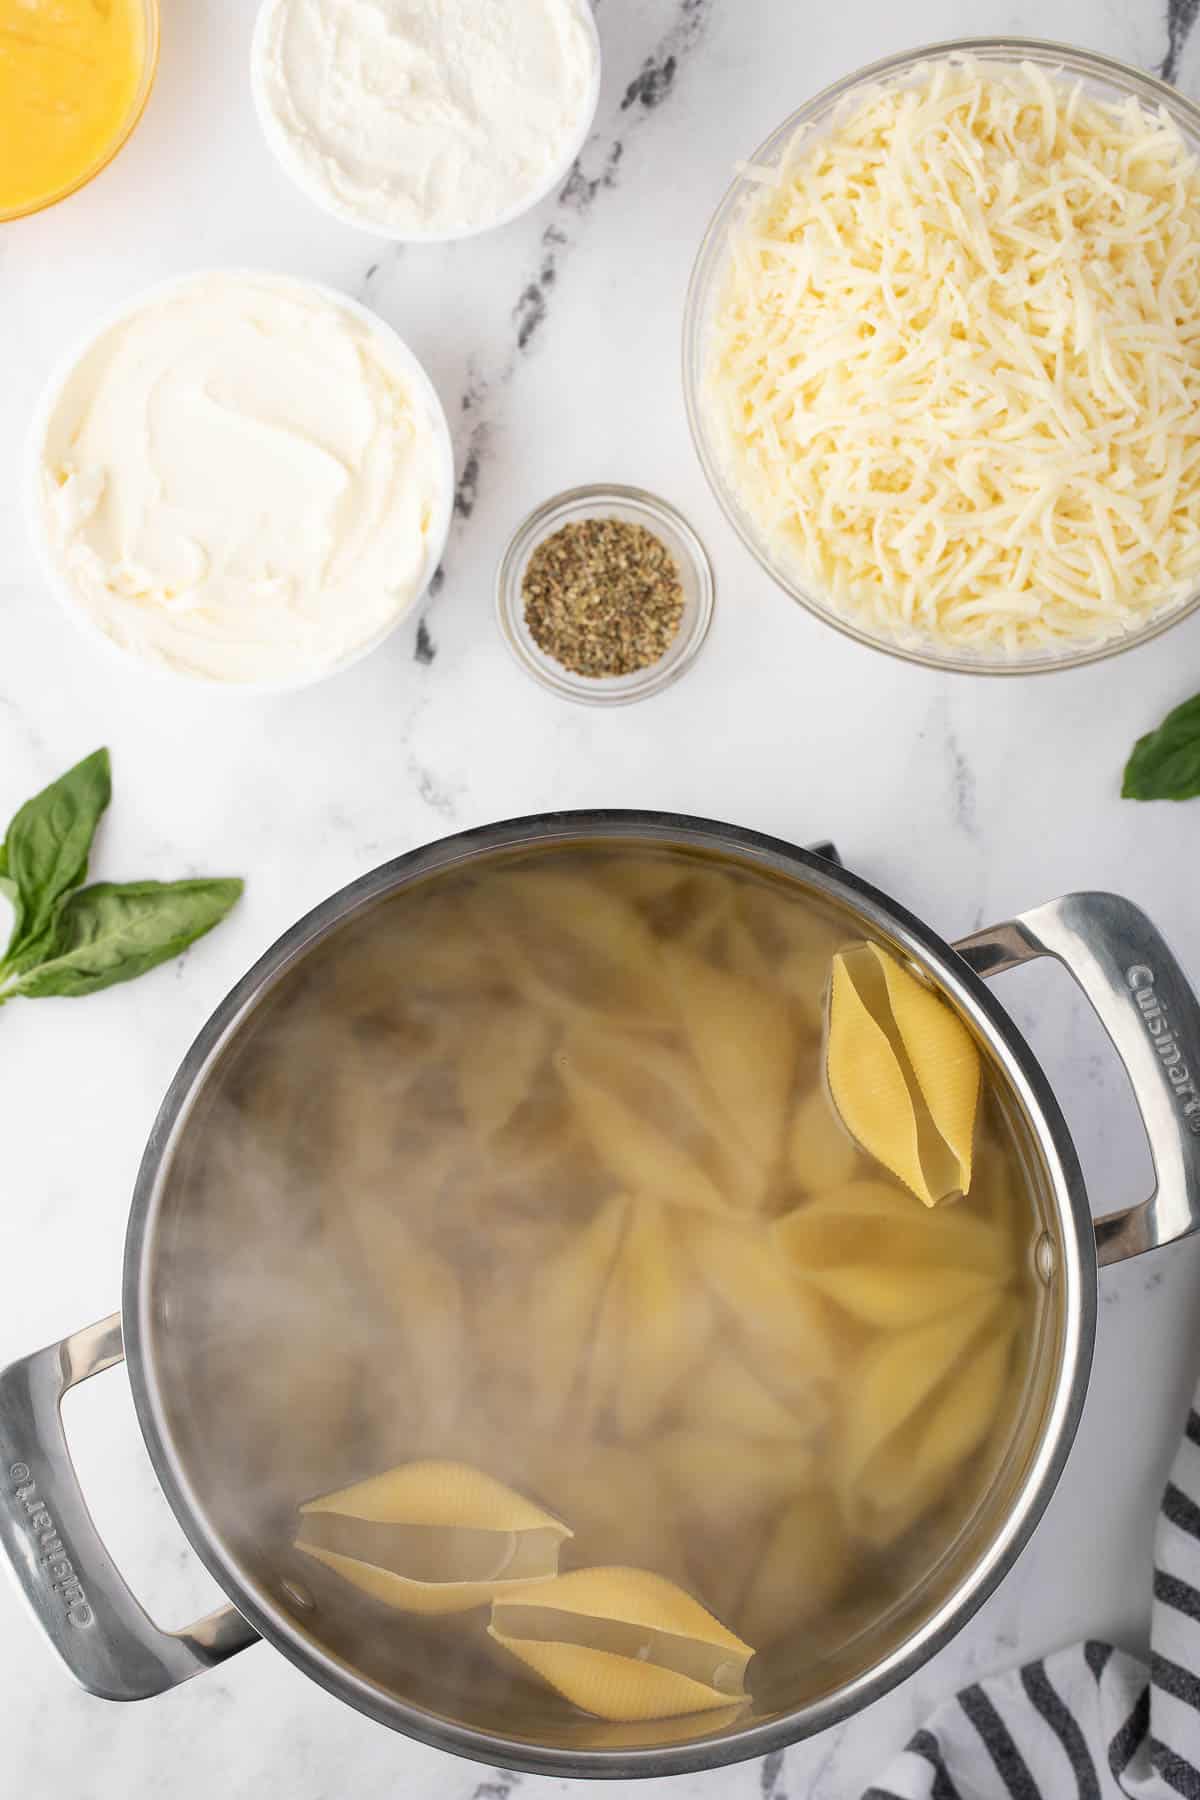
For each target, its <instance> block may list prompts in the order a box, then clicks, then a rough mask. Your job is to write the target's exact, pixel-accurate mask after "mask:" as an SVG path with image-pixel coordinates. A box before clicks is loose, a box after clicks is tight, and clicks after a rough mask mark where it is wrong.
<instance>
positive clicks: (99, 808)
mask: <svg viewBox="0 0 1200 1800" xmlns="http://www.w3.org/2000/svg"><path fill="white" fill-rule="evenodd" d="M111 795H112V771H111V768H110V766H109V760H108V751H107V750H96V751H94V752H93V753H92V755H91V756H85V757H84V759H83V761H82V762H80V763H76V765H75V767H74V768H73V769H68V770H67V772H66V774H65V775H60V776H59V778H58V780H57V781H52V782H51V783H50V786H49V787H46V788H43V789H42V791H41V793H40V794H35V795H34V796H33V799H32V800H27V801H26V802H25V804H24V806H23V807H22V808H21V810H20V811H19V812H18V813H17V814H16V815H15V816H14V818H13V821H12V824H11V825H10V826H9V828H8V837H7V838H6V840H5V875H6V879H7V880H8V881H9V882H10V883H11V884H12V886H13V889H14V890H15V905H16V909H17V923H16V928H15V930H14V932H13V940H12V943H11V945H10V947H9V952H8V958H7V960H8V961H10V962H12V961H15V952H17V951H19V950H20V949H22V948H23V947H24V946H25V945H27V944H29V943H30V942H32V941H33V940H34V939H35V938H40V937H41V936H42V935H43V934H44V933H45V931H46V930H47V928H48V926H49V925H50V921H51V918H52V916H53V913H54V908H55V906H56V904H57V902H58V901H59V900H60V899H61V898H62V896H63V895H64V894H66V893H69V892H70V890H71V889H72V888H75V887H78V886H79V884H80V882H81V881H85V880H86V879H87V868H88V853H89V851H90V850H91V847H92V839H93V838H94V837H95V835H96V827H97V825H98V824H99V823H100V819H101V816H102V814H103V812H104V809H105V807H106V806H107V805H108V802H109V799H110V798H111Z"/></svg>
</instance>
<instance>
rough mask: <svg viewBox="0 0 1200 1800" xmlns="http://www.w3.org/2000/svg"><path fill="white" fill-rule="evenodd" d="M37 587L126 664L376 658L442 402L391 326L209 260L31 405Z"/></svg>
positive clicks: (310, 678) (220, 670)
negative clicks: (40, 583)
mask: <svg viewBox="0 0 1200 1800" xmlns="http://www.w3.org/2000/svg"><path fill="white" fill-rule="evenodd" d="M27 498H28V507H29V517H30V525H31V531H32V536H33V540H34V543H35V546H36V548H37V550H38V552H39V554H40V557H41V560H42V563H43V565H44V568H45V571H46V575H47V578H48V581H49V585H50V586H51V589H52V590H53V592H54V593H55V594H56V595H57V596H58V598H59V599H60V600H61V601H62V602H63V604H64V605H65V607H66V609H67V611H68V613H69V615H70V616H71V618H72V619H73V620H74V621H75V622H76V623H77V624H78V625H80V626H81V627H83V628H84V629H85V630H86V631H87V632H88V633H89V634H90V635H91V636H92V637H93V638H97V639H99V641H100V642H101V643H103V644H104V645H106V646H107V647H108V648H109V649H110V650H112V651H115V652H116V653H118V654H119V655H120V656H121V657H122V658H123V659H125V660H127V661H131V662H134V663H136V664H139V665H141V666H142V667H144V668H149V669H156V670H159V671H165V672H168V673H171V674H174V675H179V676H184V677H188V678H190V679H192V680H194V681H200V682H205V683H208V684H211V685H214V686H217V687H224V688H228V689H235V690H238V691H241V692H255V693H265V692H279V691H282V690H286V689H291V688H298V687H305V686H308V685H309V684H311V683H312V682H315V681H319V680H323V679H324V678H325V677H326V676H329V675H333V674H335V673H338V672H339V671H341V670H342V669H345V668H348V667H349V666H350V664H351V663H354V662H357V661H358V660H359V659H360V658H361V657H363V656H366V655H367V654H368V653H369V652H370V651H371V650H374V649H375V648H376V647H377V646H378V645H379V644H381V643H382V642H383V640H384V639H385V638H386V637H387V636H389V635H390V633H391V632H392V631H394V630H395V628H396V626H397V625H398V624H399V623H400V621H401V620H402V619H403V618H404V617H405V616H406V615H407V614H408V613H410V612H411V610H412V608H413V607H414V606H415V604H416V603H417V601H418V600H419V599H420V597H421V595H422V593H423V592H424V591H425V589H426V587H427V586H428V584H429V581H430V579H431V578H432V576H433V573H434V571H435V569H436V568H437V566H438V563H439V562H440V560H441V556H442V551H443V549H444V547H445V542H446V536H447V533H448V531H449V527H450V518H451V513H452V509H453V500H454V459H453V452H452V449H451V444H450V432H449V428H448V426H447V424H446V417H445V413H444V412H443V410H442V406H441V403H440V401H439V400H438V397H437V394H436V392H435V391H434V388H433V385H432V383H431V382H430V380H429V378H428V376H427V375H426V374H425V371H424V370H423V368H422V367H421V365H420V363H419V362H418V361H417V359H416V357H415V356H414V355H413V353H412V351H411V350H409V349H408V347H407V346H406V345H405V344H404V343H403V342H402V340H401V339H400V337H399V336H398V335H397V334H396V333H395V332H394V331H393V330H392V329H391V327H390V326H388V325H386V324H385V323H384V322H383V321H382V320H381V319H379V318H378V317H376V315H375V314H373V313H371V312H368V311H367V309H366V308H365V307H362V306H359V305H358V304H357V303H356V302H355V301H353V300H350V299H347V298H346V296H344V295H342V294H339V293H337V292H335V291H334V290H333V289H330V288H326V287H322V286H320V285H318V284H316V283H313V282H307V281H299V280H294V279H292V278H290V277H287V276H281V275H275V274H264V273H259V272H255V271H251V270H244V269H211V270H203V271H199V272H197V273H195V274H192V275H187V276H183V277H181V278H178V279H176V280H172V281H169V282H165V283H163V284H161V285H159V286H156V287H154V288H151V289H150V290H149V291H147V292H144V293H142V294H140V295H139V296H138V297H137V298H136V299H134V300H132V301H131V302H129V303H128V304H127V305H125V306H124V307H122V308H121V309H120V310H119V311H118V312H117V313H115V314H114V315H112V316H111V317H110V318H108V319H107V320H106V321H105V322H104V324H103V325H102V326H101V327H100V329H99V330H97V331H95V332H93V333H92V334H91V335H90V336H89V337H88V339H87V340H86V342H85V343H84V344H82V345H81V346H79V347H78V348H77V349H76V350H75V351H74V352H73V353H72V354H71V355H70V356H69V357H68V358H67V359H66V360H65V361H64V362H63V364H62V365H61V366H60V368H59V369H58V371H57V372H56V373H55V375H54V376H53V377H52V378H51V380H50V381H49V383H48V384H47V386H46V389H45V391H44V393H43V396H42V399H41V401H40V403H39V405H38V407H37V410H36V413H35V416H34V421H33V426H32V431H31V436H30V443H29V479H28V494H27Z"/></svg>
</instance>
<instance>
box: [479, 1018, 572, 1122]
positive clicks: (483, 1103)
mask: <svg viewBox="0 0 1200 1800" xmlns="http://www.w3.org/2000/svg"><path fill="white" fill-rule="evenodd" d="M549 1043H550V1026H549V1024H548V1023H547V1020H546V1018H545V1016H544V1015H543V1014H541V1013H539V1012H535V1011H534V1010H533V1008H532V1007H528V1006H516V1005H502V1006H495V1007H492V1008H490V1009H489V1010H488V1011H487V1012H485V1013H484V1015H483V1016H482V1018H480V1019H479V1020H478V1021H477V1023H475V1024H474V1025H473V1026H472V1027H471V1029H470V1031H469V1034H468V1036H467V1039H466V1041H465V1043H464V1044H463V1045H462V1047H461V1049H460V1051H459V1054H458V1091H459V1097H460V1100H461V1103H462V1109H463V1114H464V1116H465V1118H466V1120H467V1123H468V1125H470V1126H471V1128H472V1129H473V1130H474V1131H475V1132H476V1133H477V1134H478V1135H479V1136H480V1137H481V1138H485V1139H486V1138H491V1137H493V1136H494V1135H495V1134H496V1133H497V1132H498V1131H500V1130H502V1129H503V1127H504V1126H505V1125H507V1124H508V1122H509V1120H510V1119H511V1118H512V1116H513V1114H514V1113H515V1112H516V1111H517V1109H518V1108H519V1107H520V1106H521V1104H522V1102H523V1101H525V1100H527V1099H528V1097H529V1095H530V1093H531V1091H532V1089H533V1084H534V1080H535V1078H536V1076H537V1072H538V1070H539V1068H540V1067H541V1065H542V1063H543V1061H544V1060H545V1056H546V1051H547V1049H548V1048H549Z"/></svg>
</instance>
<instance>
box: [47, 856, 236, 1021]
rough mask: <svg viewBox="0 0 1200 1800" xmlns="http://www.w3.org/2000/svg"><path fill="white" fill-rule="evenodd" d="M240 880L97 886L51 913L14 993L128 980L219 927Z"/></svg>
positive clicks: (76, 990) (76, 991)
mask: <svg viewBox="0 0 1200 1800" xmlns="http://www.w3.org/2000/svg"><path fill="white" fill-rule="evenodd" d="M242 885H243V884H242V883H241V882H240V881H225V880H207V881H206V880H200V881H126V882H112V881H99V882H96V883H95V884H94V886H92V887H86V888H80V889H79V891H78V892H77V893H73V894H69V895H68V896H67V898H66V899H65V900H64V901H63V903H62V905H61V907H60V908H59V911H58V914H57V917H56V918H55V920H54V924H53V928H52V931H51V932H50V934H49V941H48V943H47V944H46V946H45V954H44V960H43V961H41V962H39V963H38V965H37V966H36V967H35V968H32V969H29V970H27V971H26V972H25V973H24V974H23V975H22V976H21V978H20V980H19V981H18V982H17V984H16V986H15V988H14V989H13V992H14V993H17V994H23V995H25V996H26V998H27V999H30V1000H41V999H47V998H49V997H51V996H52V995H58V996H72V997H73V996H76V995H80V994H94V993H96V992H98V990H99V989H100V988H106V987H112V986H114V985H115V983H117V982H118V981H132V980H133V979H134V977H135V976H137V975H144V974H145V973H146V971H147V970H148V969H153V968H155V967H157V965H158V964H159V963H162V962H166V961H168V960H169V958H171V957H172V956H178V955H179V953H180V951H181V950H186V949H187V947H188V945H189V944H193V943H195V941H196V939H197V938H198V937H203V935H204V933H205V932H206V931H211V930H212V928H213V926H214V925H219V924H220V922H221V920H222V919H223V918H224V917H225V915H226V913H227V912H228V911H229V909H230V907H231V906H233V904H234V902H235V901H236V900H237V899H238V897H239V896H240V894H241V892H242Z"/></svg>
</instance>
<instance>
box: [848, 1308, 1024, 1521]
mask: <svg viewBox="0 0 1200 1800" xmlns="http://www.w3.org/2000/svg"><path fill="white" fill-rule="evenodd" d="M1014 1326H1015V1319H1014V1317H1013V1316H1012V1314H1011V1313H1001V1314H999V1315H998V1316H997V1319H996V1321H995V1323H994V1324H993V1325H992V1326H990V1327H989V1328H988V1329H987V1330H986V1331H985V1332H984V1334H983V1336H982V1337H981V1338H980V1339H979V1340H978V1342H977V1343H976V1345H975V1346H974V1348H973V1349H972V1350H971V1352H970V1354H969V1356H968V1358H967V1359H966V1361H965V1362H964V1363H963V1366H962V1367H961V1369H960V1370H959V1371H958V1372H957V1373H956V1375H955V1376H954V1378H953V1380H952V1381H950V1382H948V1383H947V1384H946V1385H945V1387H944V1388H943V1390H942V1391H941V1392H940V1393H938V1394H936V1395H935V1396H934V1398H933V1400H932V1401H931V1403H930V1405H929V1407H928V1409H927V1410H923V1411H922V1412H920V1413H918V1414H917V1415H915V1416H914V1417H913V1418H912V1419H911V1420H910V1422H909V1424H908V1425H907V1426H905V1427H904V1428H903V1429H902V1430H901V1431H899V1432H897V1434H896V1436H895V1437H894V1438H893V1439H892V1440H891V1442H890V1443H889V1444H888V1445H886V1446H885V1448H884V1449H883V1450H882V1451H881V1452H880V1453H879V1455H878V1456H877V1457H876V1459H875V1460H874V1462H873V1463H872V1464H871V1465H870V1481H869V1485H864V1486H863V1487H862V1488H861V1489H860V1490H859V1492H858V1493H857V1494H856V1495H854V1496H851V1497H850V1501H849V1508H848V1513H849V1517H850V1520H851V1522H852V1524H853V1526H854V1528H855V1530H856V1531H857V1533H858V1535H859V1536H860V1537H863V1538H865V1539H866V1540H867V1542H868V1543H871V1544H873V1545H875V1546H876V1547H877V1548H881V1549H882V1548H885V1547H886V1546H887V1545H888V1544H891V1543H894V1542H895V1540H896V1539H897V1538H898V1537H900V1536H902V1535H903V1533H904V1532H906V1531H907V1530H909V1529H910V1527H911V1526H913V1525H914V1524H915V1523H916V1522H917V1520H918V1519H919V1518H920V1517H921V1516H922V1514H923V1513H925V1512H927V1511H928V1510H929V1508H930V1507H931V1506H933V1505H934V1504H936V1503H937V1502H938V1501H941V1500H942V1499H944V1498H945V1497H946V1495H947V1493H948V1491H949V1486H950V1482H951V1477H952V1476H953V1475H954V1474H955V1472H956V1471H957V1470H958V1469H959V1468H961V1466H962V1464H963V1463H965V1462H966V1460H967V1458H968V1457H969V1456H970V1455H972V1453H973V1452H974V1451H976V1450H978V1449H979V1447H980V1445H981V1444H983V1443H984V1442H985V1441H986V1439H987V1437H988V1435H989V1433H990V1432H991V1431H992V1429H993V1427H994V1426H995V1424H996V1422H997V1419H998V1417H999V1412H1000V1407H1001V1403H1002V1401H1003V1398H1004V1395H1005V1393H1006V1391H1007V1388H1008V1372H1009V1367H1010V1363H1011V1359H1012V1340H1013V1331H1014Z"/></svg>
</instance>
